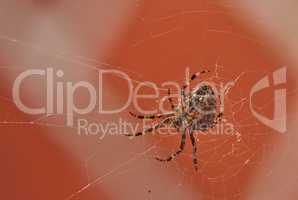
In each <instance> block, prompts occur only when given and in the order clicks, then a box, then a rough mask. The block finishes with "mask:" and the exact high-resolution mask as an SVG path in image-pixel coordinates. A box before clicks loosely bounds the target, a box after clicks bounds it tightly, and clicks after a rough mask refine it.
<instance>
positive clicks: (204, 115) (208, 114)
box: [190, 85, 217, 131]
mask: <svg viewBox="0 0 298 200" xmlns="http://www.w3.org/2000/svg"><path fill="white" fill-rule="evenodd" d="M216 103H217V102H216V95H215V92H214V90H213V88H212V87H211V86H209V85H202V86H200V87H199V88H198V89H196V90H195V91H194V92H193V98H192V99H191V102H190V112H191V113H195V116H196V118H195V119H193V121H192V125H191V126H192V129H193V130H198V131H207V130H208V129H209V128H212V127H213V126H214V122H215V120H216V109H217V107H216Z"/></svg>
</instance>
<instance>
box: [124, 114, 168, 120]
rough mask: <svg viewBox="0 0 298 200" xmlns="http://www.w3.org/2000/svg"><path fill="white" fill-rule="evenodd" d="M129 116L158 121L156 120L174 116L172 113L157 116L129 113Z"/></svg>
mask: <svg viewBox="0 0 298 200" xmlns="http://www.w3.org/2000/svg"><path fill="white" fill-rule="evenodd" d="M129 114H130V115H131V116H133V117H135V118H138V119H156V118H162V117H171V116H172V115H173V114H172V113H167V114H156V115H137V114H135V113H133V112H129Z"/></svg>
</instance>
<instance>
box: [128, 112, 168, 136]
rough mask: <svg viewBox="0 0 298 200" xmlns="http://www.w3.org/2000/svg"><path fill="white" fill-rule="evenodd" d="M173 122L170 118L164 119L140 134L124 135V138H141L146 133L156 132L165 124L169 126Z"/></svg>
mask: <svg viewBox="0 0 298 200" xmlns="http://www.w3.org/2000/svg"><path fill="white" fill-rule="evenodd" d="M172 121H173V119H172V118H171V117H169V118H166V119H164V120H162V121H161V122H160V123H158V124H157V125H155V126H153V127H150V128H148V129H145V130H144V131H142V132H138V133H136V134H125V136H141V135H145V134H146V133H151V132H153V131H156V130H158V129H159V128H162V127H164V126H165V124H169V123H171V122H172Z"/></svg>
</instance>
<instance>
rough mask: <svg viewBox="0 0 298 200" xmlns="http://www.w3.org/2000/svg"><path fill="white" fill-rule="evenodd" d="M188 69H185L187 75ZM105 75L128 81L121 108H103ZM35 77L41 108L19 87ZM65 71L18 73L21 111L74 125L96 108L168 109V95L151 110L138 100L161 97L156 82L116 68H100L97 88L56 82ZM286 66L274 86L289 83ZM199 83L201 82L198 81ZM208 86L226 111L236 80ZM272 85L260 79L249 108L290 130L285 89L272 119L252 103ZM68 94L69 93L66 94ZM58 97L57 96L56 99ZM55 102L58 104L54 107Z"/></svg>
mask: <svg viewBox="0 0 298 200" xmlns="http://www.w3.org/2000/svg"><path fill="white" fill-rule="evenodd" d="M188 73H189V71H188V69H187V71H186V77H187V75H188ZM106 74H110V75H114V76H116V77H119V78H121V79H123V80H125V81H126V83H127V89H128V98H127V101H126V102H125V103H124V104H123V105H121V106H122V107H120V108H117V109H113V110H105V109H104V108H103V107H104V106H103V76H104V75H106ZM33 76H39V77H43V78H44V80H43V81H44V82H46V102H45V103H44V105H43V106H42V107H40V108H32V107H30V106H28V105H25V103H23V101H22V99H21V95H20V92H21V91H20V90H21V86H22V84H23V83H24V82H25V81H26V80H27V79H29V78H32V77H33ZM63 76H64V71H63V70H61V69H58V70H56V71H55V70H54V69H53V68H46V69H29V70H26V71H24V72H22V73H21V74H19V75H18V76H17V78H16V80H15V81H14V84H13V91H12V93H13V100H14V103H15V105H16V106H17V108H18V109H19V110H21V111H22V112H24V113H26V114H30V115H39V114H47V115H53V114H66V125H67V126H69V127H73V126H74V116H75V115H76V114H79V115H84V114H88V113H90V112H93V111H97V112H98V113H100V114H116V113H121V112H123V111H124V110H126V109H127V108H128V107H129V106H130V105H131V103H133V106H134V108H136V110H137V111H138V112H140V113H143V114H156V113H157V112H158V111H160V112H162V113H166V112H168V110H167V109H166V106H165V105H164V104H165V101H166V100H167V98H168V97H163V98H162V99H161V100H160V101H159V105H158V107H156V108H155V109H152V110H144V109H142V108H141V106H140V105H139V104H138V100H139V99H156V98H160V96H161V95H160V90H159V88H158V87H157V85H156V84H155V83H153V82H149V81H145V82H140V83H138V85H137V86H136V87H134V85H133V83H132V80H131V78H130V77H129V76H128V75H127V74H126V73H124V72H122V71H119V70H114V69H109V70H99V71H98V88H97V89H96V88H95V87H94V86H93V85H92V84H91V83H89V82H87V81H78V82H76V83H73V82H71V81H55V79H57V78H63ZM286 81H287V80H286V67H282V68H280V69H278V70H276V71H275V72H273V86H277V85H280V84H285V83H286ZM199 84H200V83H199ZM208 84H209V85H212V86H213V88H214V89H215V91H216V94H219V96H220V97H221V107H220V110H221V111H223V110H224V96H225V91H227V89H230V88H231V87H233V86H234V84H235V82H234V81H230V82H227V83H226V84H223V83H221V84H220V88H217V86H218V84H215V83H212V82H208ZM143 87H150V88H152V89H153V91H154V94H146V95H145V94H139V93H140V92H139V91H140V90H141V89H142V88H143ZM161 87H165V88H166V87H167V88H169V87H171V88H175V89H176V91H177V92H176V93H175V94H171V96H170V97H171V98H176V99H179V98H180V92H181V86H180V85H179V84H178V83H177V82H174V81H168V82H164V83H162V84H161ZM268 87H270V83H269V77H268V76H265V77H264V78H262V79H261V80H259V81H258V82H257V83H256V84H255V85H253V87H252V88H251V90H250V93H249V100H250V101H249V108H250V111H251V113H252V115H253V116H254V117H255V118H256V119H258V120H259V121H260V122H261V123H263V124H264V125H266V126H268V127H270V128H272V129H274V130H276V131H278V132H280V133H285V132H286V130H287V127H286V119H287V118H286V115H287V113H286V88H283V89H276V90H275V92H274V99H273V100H274V108H273V111H274V116H273V119H269V118H267V117H266V116H263V115H261V114H259V113H258V112H257V111H256V110H255V109H254V106H253V103H252V99H253V96H254V94H255V93H257V92H261V91H262V90H263V89H266V88H268ZM80 88H81V89H85V90H87V91H88V93H89V96H90V98H89V102H88V105H86V106H85V107H83V108H82V107H78V106H76V105H75V93H76V91H77V90H78V89H80ZM64 94H66V96H65V95H64ZM55 97H56V98H55ZM54 105H56V106H54Z"/></svg>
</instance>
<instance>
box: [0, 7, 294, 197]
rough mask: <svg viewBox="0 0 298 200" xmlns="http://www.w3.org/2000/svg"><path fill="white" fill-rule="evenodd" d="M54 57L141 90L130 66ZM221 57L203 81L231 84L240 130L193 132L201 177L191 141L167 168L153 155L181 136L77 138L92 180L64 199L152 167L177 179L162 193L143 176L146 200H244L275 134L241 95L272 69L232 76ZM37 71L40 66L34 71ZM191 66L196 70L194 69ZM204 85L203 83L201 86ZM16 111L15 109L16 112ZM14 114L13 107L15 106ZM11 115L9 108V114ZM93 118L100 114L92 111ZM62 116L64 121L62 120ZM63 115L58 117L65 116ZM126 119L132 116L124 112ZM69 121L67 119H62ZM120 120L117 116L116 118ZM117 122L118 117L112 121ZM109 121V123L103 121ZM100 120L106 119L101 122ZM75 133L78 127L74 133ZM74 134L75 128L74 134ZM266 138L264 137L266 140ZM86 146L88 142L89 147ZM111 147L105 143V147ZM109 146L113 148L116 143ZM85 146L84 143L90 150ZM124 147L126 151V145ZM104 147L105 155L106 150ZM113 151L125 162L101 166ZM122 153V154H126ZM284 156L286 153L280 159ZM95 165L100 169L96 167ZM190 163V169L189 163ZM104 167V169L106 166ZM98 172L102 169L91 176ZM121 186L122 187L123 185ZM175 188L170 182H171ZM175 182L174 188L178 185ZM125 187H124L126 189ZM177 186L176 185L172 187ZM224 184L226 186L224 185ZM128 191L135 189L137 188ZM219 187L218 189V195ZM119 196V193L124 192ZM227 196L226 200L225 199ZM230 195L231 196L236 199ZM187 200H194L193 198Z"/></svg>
mask: <svg viewBox="0 0 298 200" xmlns="http://www.w3.org/2000/svg"><path fill="white" fill-rule="evenodd" d="M208 12H209V11H206V10H203V11H201V10H191V11H178V12H175V13H174V14H171V15H166V16H163V17H161V18H157V19H153V20H152V19H147V18H142V21H143V23H146V22H147V20H149V21H150V22H151V21H157V22H158V21H162V20H167V19H171V18H175V17H179V16H184V15H187V14H190V13H192V14H193V13H195V14H198V15H199V14H200V13H208ZM179 29H180V27H179V26H178V27H176V26H175V27H171V28H170V29H169V30H167V31H165V32H160V33H156V34H153V33H149V37H148V38H147V37H146V38H145V39H141V40H140V41H137V42H135V43H134V44H132V46H139V45H143V44H144V43H146V42H150V40H156V39H162V38H165V37H167V36H168V35H170V34H171V33H173V32H175V31H177V30H179ZM208 32H213V33H218V34H223V35H227V34H228V35H232V37H236V38H238V39H240V41H242V40H244V41H246V42H247V41H250V42H253V43H258V42H257V41H255V40H254V39H250V38H249V37H248V36H245V35H241V34H236V33H233V32H230V31H227V30H217V29H213V28H212V29H208ZM0 38H1V42H9V43H11V44H13V45H15V46H16V47H18V48H19V47H23V48H30V49H33V50H36V53H37V54H47V50H46V49H45V48H41V47H37V46H35V45H34V44H30V43H26V42H23V41H20V40H18V39H16V38H10V37H8V36H6V35H0ZM50 56H53V57H55V58H57V59H61V60H64V61H65V62H70V63H76V64H79V65H80V66H81V67H82V69H83V70H91V71H95V72H96V71H98V68H102V69H103V68H106V69H120V70H122V71H124V72H126V73H127V74H129V75H130V76H131V77H136V78H134V83H135V84H137V83H139V82H142V81H144V80H142V79H141V78H140V77H142V76H143V75H139V74H140V72H136V71H128V70H127V69H126V67H119V66H115V65H113V64H110V63H104V62H101V61H97V60H95V59H90V58H85V57H81V56H73V55H69V54H68V53H67V52H57V54H55V55H50ZM221 59H222V58H220V57H219V58H217V59H216V60H215V62H214V63H213V64H212V65H211V64H208V65H205V64H201V66H202V67H203V68H208V69H211V71H212V73H210V74H209V75H206V76H204V77H202V79H201V80H205V81H212V82H213V83H216V85H217V86H218V87H219V86H220V83H222V82H224V83H227V82H228V81H231V80H232V81H233V82H234V84H235V85H234V86H233V87H232V88H230V89H229V90H228V91H227V92H226V93H225V96H224V100H225V101H224V122H223V124H225V123H230V124H232V125H233V127H234V128H235V130H234V131H235V132H234V134H232V135H228V136H227V135H214V134H212V133H215V131H216V130H214V129H212V130H210V131H209V132H208V133H207V134H200V133H197V134H196V139H197V142H198V153H197V156H198V161H199V171H198V172H197V173H196V172H194V169H193V166H192V163H191V161H192V152H191V151H192V150H191V148H190V146H191V145H190V143H189V142H188V143H187V148H186V149H185V151H184V152H183V153H182V154H181V155H180V156H179V157H177V159H175V160H173V161H172V162H170V163H159V162H157V161H155V159H154V157H155V156H159V157H161V156H167V155H170V154H171V153H172V152H174V151H175V150H177V147H178V145H179V141H180V135H158V134H148V135H146V136H143V137H140V138H135V139H134V140H128V139H127V138H123V137H121V139H119V138H120V137H118V136H117V137H116V136H115V137H114V136H108V137H107V138H104V140H99V139H97V136H94V137H92V138H90V137H86V138H84V137H80V139H79V145H78V148H83V149H85V152H84V155H83V158H82V159H81V161H80V162H81V163H82V165H84V170H85V173H86V177H87V181H86V184H84V185H82V186H80V187H79V188H76V189H75V190H74V191H73V192H72V193H70V194H69V195H68V196H66V197H65V199H67V200H69V199H78V198H80V195H82V194H83V193H84V192H86V191H88V190H96V186H99V185H101V184H103V183H105V182H114V181H120V182H121V184H124V183H122V181H123V180H128V179H129V178H130V177H131V174H133V173H136V174H139V173H146V172H148V174H150V173H151V172H150V170H152V168H153V169H155V170H154V171H155V172H156V174H157V175H161V174H162V173H168V174H170V175H171V176H173V179H170V181H169V180H168V182H167V181H166V180H164V181H163V182H162V183H163V184H164V188H160V187H159V185H155V184H154V183H155V182H156V180H157V179H156V178H152V177H148V176H141V177H140V179H135V181H137V182H138V183H137V184H138V186H137V188H143V191H141V193H144V197H145V199H160V198H161V196H162V197H163V199H170V198H172V196H175V195H177V197H179V193H180V192H181V191H187V192H189V191H190V193H192V192H193V190H194V189H197V188H201V193H202V196H204V197H205V198H206V199H216V198H218V197H220V196H224V198H225V199H234V198H235V199H237V198H240V197H241V196H242V195H243V193H244V187H243V181H244V180H243V179H245V180H246V179H247V178H243V177H246V176H247V174H250V173H252V172H251V169H255V168H258V169H259V168H262V167H265V166H264V165H263V163H264V162H265V161H266V159H267V155H268V151H274V146H273V145H272V144H271V143H270V142H265V141H266V138H267V137H271V135H272V134H275V133H274V131H273V130H271V129H269V128H264V125H262V124H261V123H259V122H257V121H256V120H254V119H253V116H252V115H251V114H249V110H248V104H249V97H248V94H247V93H246V92H245V91H243V90H242V87H243V85H242V84H245V81H244V82H243V80H247V79H250V78H251V76H256V75H259V77H260V78H261V77H263V75H267V74H270V73H271V72H272V70H269V69H268V70H264V69H259V70H254V71H248V70H247V71H242V72H241V73H238V74H230V73H229V72H228V71H227V70H226V69H228V66H225V65H223V64H221ZM37 67H38V66H37ZM190 67H191V71H193V72H195V70H194V69H193V68H192V66H190ZM23 69H25V66H1V71H2V73H10V71H14V70H16V71H21V70H23ZM201 80H200V81H201ZM183 81H184V78H183V77H181V79H180V81H179V82H180V84H182V83H183ZM160 90H161V91H162V92H164V94H165V95H166V91H167V90H166V89H165V88H162V87H160ZM295 91H296V90H294V91H290V92H289V94H290V95H291V96H293V95H295ZM1 101H2V102H12V100H11V99H10V98H8V97H7V96H1ZM271 105H272V102H271V101H270V99H269V100H268V101H265V102H264V103H263V104H262V105H261V106H259V111H262V110H266V109H268V106H269V107H270V106H271ZM12 107H13V106H12ZM12 109H13V108H12ZM8 110H9V109H8ZM92 114H96V113H92ZM1 115H2V117H1V118H2V119H1V122H0V125H1V126H22V127H26V126H33V127H34V126H42V127H51V128H62V129H63V130H64V128H66V129H69V127H66V126H65V124H64V123H63V122H64V120H60V119H58V120H57V119H56V118H55V117H57V116H55V115H50V116H48V115H44V116H41V117H37V118H35V119H32V120H29V121H22V120H19V119H15V118H16V116H11V115H10V112H9V111H7V112H6V113H4V114H3V113H2V114H1ZM60 116H61V115H60ZM60 116H59V117H60ZM123 116H125V117H128V115H126V114H123ZM64 117H65V116H64ZM116 118H117V117H116ZM116 118H113V120H115V119H116ZM88 119H91V120H94V121H98V120H97V119H96V117H94V116H93V115H91V117H89V116H88ZM106 121H109V120H106ZM101 122H102V121H101ZM72 129H76V128H75V127H74V128H72ZM74 131H75V130H74ZM264 138H265V139H264ZM90 140H94V141H92V142H91V144H93V146H92V147H86V144H90ZM113 140H115V141H117V142H116V144H117V143H119V144H120V145H119V146H125V147H127V146H129V148H128V149H125V150H124V151H123V149H117V148H116V149H115V148H112V147H109V146H107V145H108V144H110V143H111V144H115V143H114V142H113ZM86 141H87V142H86ZM105 141H107V142H105ZM111 141H112V142H111ZM85 143H86V144H85ZM123 143H124V144H125V145H123ZM104 148H106V149H107V150H104ZM113 150H114V151H116V153H117V154H121V155H120V156H116V158H117V159H115V160H112V161H111V162H108V163H101V162H100V161H101V159H103V157H105V154H106V153H107V152H109V151H113ZM121 151H123V152H121ZM280 154H282V153H280ZM98 162H99V163H100V164H98ZM185 163H188V164H185ZM101 165H103V166H101ZM94 169H98V171H97V170H94ZM264 172H265V173H266V175H270V173H272V172H271V171H270V169H265V170H264ZM121 180H122V181H121ZM170 182H171V184H170ZM173 182H174V184H173ZM121 184H120V185H121ZM228 184H232V185H233V186H235V187H233V188H229V185H228ZM173 185H174V186H173ZM223 185H227V186H223ZM131 187H135V186H134V185H132V186H131ZM219 188H220V189H219ZM119 189H120V190H121V187H119ZM228 194H229V196H228ZM231 194H232V195H231ZM185 199H191V197H190V196H188V197H185Z"/></svg>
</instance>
